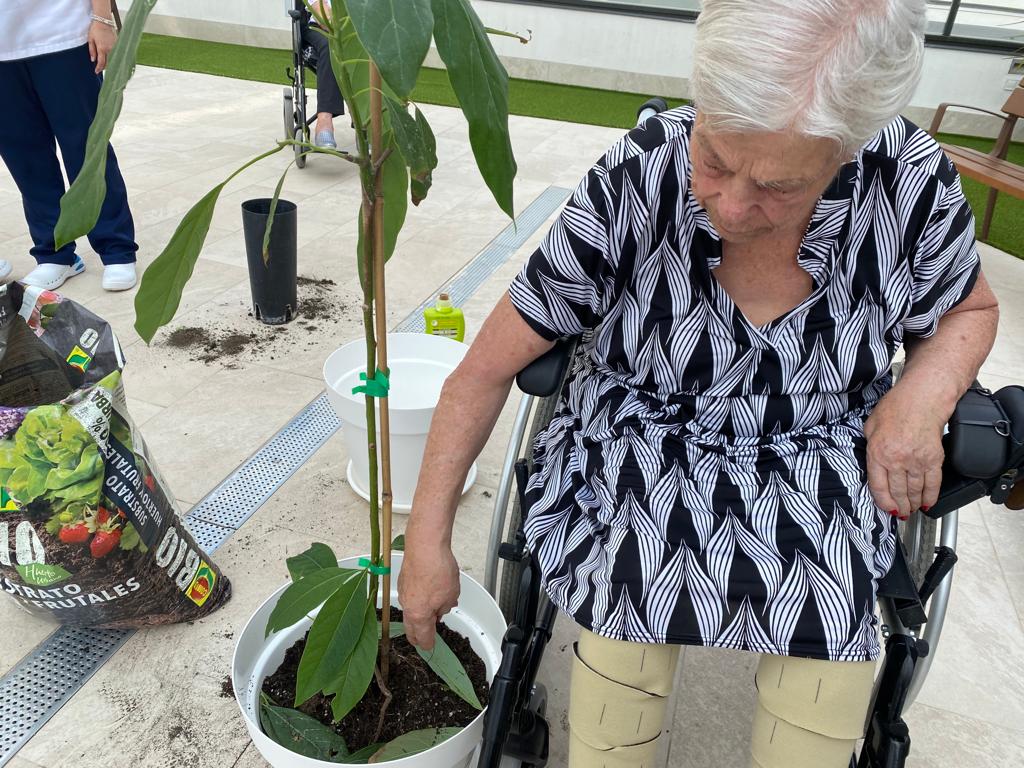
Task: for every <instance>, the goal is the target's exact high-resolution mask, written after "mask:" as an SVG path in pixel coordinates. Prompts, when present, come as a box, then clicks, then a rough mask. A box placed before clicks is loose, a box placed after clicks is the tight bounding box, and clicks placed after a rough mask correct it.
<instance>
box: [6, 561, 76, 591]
mask: <svg viewBox="0 0 1024 768" xmlns="http://www.w3.org/2000/svg"><path fill="white" fill-rule="evenodd" d="M15 567H16V568H17V569H18V575H19V576H21V578H22V581H24V582H25V583H26V584H32V585H33V586H36V587H48V586H50V585H51V584H56V583H57V582H59V581H64V579H67V578H70V576H71V574H70V573H68V572H67V571H65V570H64V569H63V568H61V567H60V566H59V565H47V564H46V563H29V564H28V565H18V566H15Z"/></svg>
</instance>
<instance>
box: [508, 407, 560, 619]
mask: <svg viewBox="0 0 1024 768" xmlns="http://www.w3.org/2000/svg"><path fill="white" fill-rule="evenodd" d="M558 396H559V393H555V394H554V395H551V396H550V397H545V398H543V399H542V400H539V401H538V402H537V404H536V406H535V407H534V410H533V421H531V422H530V436H529V439H528V440H527V443H526V453H527V457H528V458H527V461H528V467H529V469H530V473H531V474H532V473H533V442H534V440H536V439H537V435H538V434H539V433H540V431H541V430H542V429H544V428H545V427H547V425H548V422H549V421H551V417H552V416H553V415H554V413H555V406H557V405H558ZM522 520H523V510H522V506H521V505H520V503H519V494H518V493H516V492H515V491H514V490H513V493H512V514H511V515H510V516H509V522H508V531H509V532H508V536H507V538H506V539H505V540H506V541H508V540H510V539H511V538H512V537H513V536H515V533H516V531H517V530H519V526H520V525H522ZM523 565H524V564H523V563H515V562H511V561H509V560H502V561H501V584H500V586H499V589H498V606H499V607H500V608H501V612H502V613H503V614H504V616H505V621H512V618H513V617H514V616H515V613H516V604H517V602H518V600H519V584H520V579H521V578H522V573H523Z"/></svg>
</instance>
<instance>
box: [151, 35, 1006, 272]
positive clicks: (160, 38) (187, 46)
mask: <svg viewBox="0 0 1024 768" xmlns="http://www.w3.org/2000/svg"><path fill="white" fill-rule="evenodd" d="M138 62H139V64H145V65H148V66H153V67H164V68H167V69H179V70H185V71H187V72H202V73H204V74H210V75H222V76H224V77H234V78H237V79H241V80H255V81H259V82H264V83H280V84H281V85H282V86H286V85H288V84H289V79H288V76H287V68H288V67H290V66H291V62H292V57H291V52H290V51H288V50H277V49H270V48H254V47H251V46H246V45H229V44H227V43H211V42H207V41H203V40H191V39H186V38H180V37H170V36H166V35H150V34H146V35H143V37H142V43H141V44H140V46H139V53H138ZM307 82H308V84H309V87H313V84H314V83H315V82H316V81H315V78H314V77H313V75H312V74H310V78H309V80H308V81H307ZM651 95H655V94H641V93H624V92H621V91H606V90H601V89H598V88H582V87H578V86H571V85H561V84H558V83H543V82H537V81H535V80H518V79H515V78H513V79H512V80H511V82H510V84H509V109H510V111H511V112H512V114H514V115H525V116H528V117H543V118H547V119H549V120H563V121H567V122H575V123H585V124H587V125H601V126H607V127H610V128H622V129H624V130H625V129H628V128H631V127H632V126H633V125H634V123H635V121H636V110H637V107H639V106H640V104H642V103H643V102H644V101H645V100H646V99H647V98H649V96H651ZM411 99H412V100H413V101H417V102H421V103H424V104H440V105H442V106H455V105H456V102H455V94H454V92H453V91H452V89H451V85H450V84H449V83H448V75H447V73H446V72H445V71H444V70H441V69H430V68H426V67H424V68H423V69H422V70H421V71H420V77H419V79H418V80H417V83H416V88H415V90H414V91H413V92H412V96H411ZM681 103H682V102H681V101H680V100H669V106H676V105H678V104H681ZM938 138H939V140H940V141H942V142H946V143H950V144H961V145H964V146H968V147H972V148H974V149H980V150H983V151H988V150H989V149H991V147H992V144H993V140H991V139H982V138H977V137H974V136H960V135H955V134H939V137H938ZM1009 159H1010V161H1011V162H1014V163H1017V164H1019V165H1024V144H1021V143H1014V144H1013V145H1012V146H1011V147H1010V154H1009ZM963 188H964V193H965V194H966V195H967V199H968V200H969V201H970V203H971V206H972V207H973V208H974V211H975V215H976V217H977V218H978V220H979V222H980V219H981V217H982V215H983V214H984V211H985V200H986V197H987V195H988V187H985V186H984V185H982V184H979V183H978V182H975V181H972V180H970V179H963ZM988 242H989V243H991V244H992V245H994V246H995V247H997V248H1000V249H1002V250H1004V251H1007V252H1009V253H1012V254H1013V255H1015V256H1017V257H1018V258H1024V200H1021V199H1019V198H1015V197H1011V196H1010V195H1005V194H1003V195H1000V196H999V201H998V202H997V203H996V210H995V215H994V216H993V219H992V227H991V229H990V231H989V239H988Z"/></svg>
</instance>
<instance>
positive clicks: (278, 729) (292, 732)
mask: <svg viewBox="0 0 1024 768" xmlns="http://www.w3.org/2000/svg"><path fill="white" fill-rule="evenodd" d="M260 722H261V723H262V725H263V732H264V733H266V734H267V736H269V737H270V738H272V739H273V740H274V741H276V742H277V743H278V744H280V745H281V746H282V747H284V748H285V749H290V750H291V751H292V752H297V753H298V754H300V755H304V756H305V757H312V758H315V759H317V760H326V761H328V762H332V763H333V762H347V759H348V758H349V757H350V755H349V751H348V746H347V745H346V744H345V739H343V738H342V737H341V736H340V735H339V734H337V733H335V732H334V731H333V730H331V729H330V728H328V727H327V726H326V725H324V724H323V723H321V722H320V721H319V720H315V719H314V718H312V717H310V716H309V715H307V714H304V713H302V712H299V711H298V710H297V709H288V708H287V707H275V706H274V705H272V704H268V703H267V702H266V701H263V702H261V704H260ZM360 751H362V750H360ZM341 758H345V760H342V759H341Z"/></svg>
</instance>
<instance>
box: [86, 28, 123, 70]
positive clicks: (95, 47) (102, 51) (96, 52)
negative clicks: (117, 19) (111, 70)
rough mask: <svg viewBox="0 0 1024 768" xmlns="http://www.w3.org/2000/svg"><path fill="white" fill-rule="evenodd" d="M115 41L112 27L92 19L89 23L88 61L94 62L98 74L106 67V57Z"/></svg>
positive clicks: (115, 34) (114, 32)
mask: <svg viewBox="0 0 1024 768" xmlns="http://www.w3.org/2000/svg"><path fill="white" fill-rule="evenodd" d="M116 42H117V32H116V31H115V30H114V28H113V27H111V26H109V25H107V24H103V23H102V22H99V21H94V22H92V24H90V25H89V61H92V62H95V64H96V74H97V75H98V74H99V73H100V72H102V71H103V70H104V69H106V68H107V59H108V58H109V56H110V52H111V51H112V50H113V49H114V44H115V43H116Z"/></svg>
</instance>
